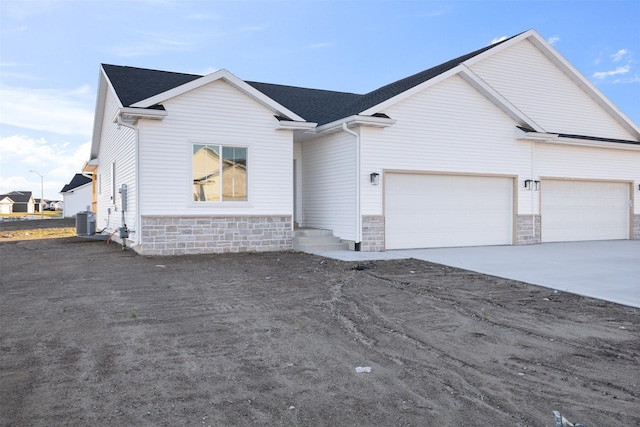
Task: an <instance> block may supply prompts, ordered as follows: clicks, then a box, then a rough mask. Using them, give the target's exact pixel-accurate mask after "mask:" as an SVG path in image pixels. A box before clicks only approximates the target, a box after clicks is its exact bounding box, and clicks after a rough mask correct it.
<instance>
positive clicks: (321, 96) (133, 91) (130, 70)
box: [102, 36, 517, 125]
mask: <svg viewBox="0 0 640 427" xmlns="http://www.w3.org/2000/svg"><path fill="white" fill-rule="evenodd" d="M514 37H517V36H514ZM512 38H513V37H512ZM507 40H509V39H507ZM505 41H506V40H503V41H501V42H498V43H495V44H492V45H490V46H485V47H483V48H482V49H478V50H476V51H474V52H471V53H468V54H466V55H463V56H460V57H458V58H455V59H452V60H450V61H447V62H445V63H443V64H440V65H438V66H435V67H432V68H429V69H428V70H425V71H421V72H419V73H417V74H414V75H412V76H409V77H406V78H404V79H401V80H398V81H396V82H393V83H391V84H388V85H386V86H383V87H381V88H379V89H376V90H374V91H372V92H369V93H367V94H364V95H358V94H355V93H348V92H335V91H329V90H320V89H308V88H301V87H294V86H284V85H277V84H270V83H259V82H246V83H247V84H249V85H251V86H253V87H254V88H255V89H257V90H259V91H260V92H262V93H264V94H265V95H266V96H268V97H269V98H271V99H273V100H274V101H276V102H278V103H279V104H281V105H283V106H285V107H286V108H288V109H289V110H291V111H293V112H295V113H296V114H298V115H299V116H300V117H303V118H304V119H305V120H307V121H309V122H315V123H318V124H319V125H322V124H326V123H329V122H332V121H335V120H339V119H341V118H345V117H348V116H351V115H354V114H358V113H360V112H362V111H365V110H367V109H369V108H371V107H373V106H375V105H378V104H380V103H381V102H383V101H385V100H387V99H390V98H392V97H394V96H396V95H399V94H401V93H402V92H405V91H407V90H409V89H411V88H412V87H415V86H417V85H419V84H421V83H424V82H426V81H428V80H430V79H432V78H434V77H436V76H438V75H440V74H442V73H444V72H446V71H449V70H451V69H452V68H454V67H456V66H457V65H459V64H460V63H462V62H464V61H466V60H468V59H470V58H473V57H474V56H476V55H479V54H481V53H483V52H485V51H487V50H489V49H491V48H493V47H495V46H498V45H499V44H501V43H504V42H505ZM102 67H103V69H104V70H105V72H106V73H107V76H108V77H109V80H110V81H111V84H112V85H113V87H114V89H115V91H116V93H117V94H118V97H119V98H120V101H121V102H122V105H123V106H125V107H127V106H130V105H131V104H135V103H136V102H138V101H141V100H143V99H147V98H150V97H152V96H154V95H157V94H159V93H162V92H165V91H167V90H170V89H173V88H175V87H178V86H180V85H183V84H185V83H188V82H191V81H193V80H196V79H198V78H200V77H202V76H199V75H195V74H183V73H173V72H168V71H158V70H149V69H144V68H135V67H123V66H118V65H108V64H103V65H102Z"/></svg>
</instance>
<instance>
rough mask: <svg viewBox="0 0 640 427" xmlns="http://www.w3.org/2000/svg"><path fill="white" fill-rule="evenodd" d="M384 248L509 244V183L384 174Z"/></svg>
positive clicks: (490, 179)
mask: <svg viewBox="0 0 640 427" xmlns="http://www.w3.org/2000/svg"><path fill="white" fill-rule="evenodd" d="M384 185H385V190H384V194H385V240H386V241H385V246H386V248H387V249H409V248H436V247H447V246H481V245H510V244H512V240H513V179H512V178H505V177H484V176H461V175H429V174H401V173H387V174H385V181H384Z"/></svg>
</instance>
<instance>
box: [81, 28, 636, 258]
mask: <svg viewBox="0 0 640 427" xmlns="http://www.w3.org/2000/svg"><path fill="white" fill-rule="evenodd" d="M83 173H85V174H92V177H93V183H94V191H93V195H92V198H93V199H92V201H93V203H94V204H95V206H96V208H95V212H96V215H97V227H98V228H104V229H105V230H106V232H110V233H113V232H116V231H118V233H114V239H116V240H118V239H120V240H119V241H121V242H123V244H125V245H127V246H130V247H132V248H134V249H135V250H136V251H138V252H140V253H143V254H150V255H171V254H186V253H209V252H238V251H267V250H284V249H290V248H292V239H293V236H294V233H295V230H296V229H297V227H305V228H319V229H328V230H332V231H333V233H334V234H335V235H336V236H337V237H340V238H341V239H343V240H344V241H347V242H349V243H350V247H351V248H352V249H354V250H361V251H382V250H385V249H401V248H424V247H446V246H477V245H524V244H536V243H540V242H557V241H581V240H599V239H640V208H639V207H637V205H636V204H635V203H634V200H635V197H636V195H637V194H638V193H639V192H640V188H639V185H640V128H638V126H637V125H636V124H634V123H633V122H632V121H631V120H630V119H629V118H627V117H626V116H625V115H624V114H623V113H622V112H620V110H618V109H617V108H616V106H615V105H613V104H612V103H611V102H610V101H609V100H608V99H607V98H606V97H605V96H604V95H603V94H602V93H601V92H600V91H599V90H598V89H597V88H596V87H595V86H594V85H593V84H592V83H590V82H589V80H588V79H586V78H585V77H584V76H582V75H581V74H580V73H579V72H578V71H577V70H576V69H575V68H574V67H573V66H572V65H571V64H570V63H569V62H567V61H566V59H564V58H563V57H562V56H561V55H560V54H559V53H558V52H557V51H556V50H555V49H554V48H553V47H552V46H551V45H550V44H549V43H547V42H546V41H545V40H544V38H542V37H541V36H540V35H539V34H538V33H537V32H536V31H535V30H530V31H526V32H524V33H521V34H518V35H516V36H513V37H511V38H509V39H507V40H504V41H502V42H499V43H496V44H492V45H490V46H485V47H483V48H481V49H479V50H477V51H474V52H471V53H469V54H467V55H463V56H461V57H458V58H456V59H453V60H451V61H448V62H446V63H444V64H441V65H438V66H436V67H433V68H430V69H427V70H425V71H422V72H419V73H417V74H415V75H412V76H409V77H407V78H404V79H402V80H399V81H396V82H393V83H391V84H388V85H386V86H383V87H381V88H379V89H376V90H374V91H372V92H369V93H367V94H362V95H361V94H354V93H344V92H333V91H327V90H318V89H307V88H299V87H291V86H283V85H276V84H268V83H258V82H251V81H244V80H241V79H240V78H238V77H236V76H235V75H233V74H231V73H230V72H228V71H226V70H219V71H216V72H214V73H211V74H208V75H206V76H199V75H192V74H182V73H173V72H167V71H158V70H149V69H141V68H132V67H124V66H115V65H102V66H101V68H100V78H99V89H98V100H97V108H96V112H95V123H94V130H93V140H92V148H91V158H90V160H89V161H88V162H87V163H86V164H85V165H84V166H83Z"/></svg>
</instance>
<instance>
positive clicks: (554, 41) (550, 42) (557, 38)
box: [547, 35, 560, 45]
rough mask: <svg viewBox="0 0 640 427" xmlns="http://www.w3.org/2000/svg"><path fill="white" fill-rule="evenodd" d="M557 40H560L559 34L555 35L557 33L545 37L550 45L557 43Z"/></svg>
mask: <svg viewBox="0 0 640 427" xmlns="http://www.w3.org/2000/svg"><path fill="white" fill-rule="evenodd" d="M559 41H560V36H557V35H553V36H551V37H549V39H547V42H548V43H549V44H550V45H554V44H556V43H558V42H559Z"/></svg>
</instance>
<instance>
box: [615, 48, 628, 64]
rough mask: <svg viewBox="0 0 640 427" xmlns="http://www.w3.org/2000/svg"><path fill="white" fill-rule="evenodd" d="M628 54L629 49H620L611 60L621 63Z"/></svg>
mask: <svg viewBox="0 0 640 427" xmlns="http://www.w3.org/2000/svg"><path fill="white" fill-rule="evenodd" d="M628 53H629V51H628V50H627V49H620V50H619V51H617V52H616V53H614V54H613V55H611V59H613V62H619V61H621V60H622V58H623V57H624V56H625V55H626V54H628Z"/></svg>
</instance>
